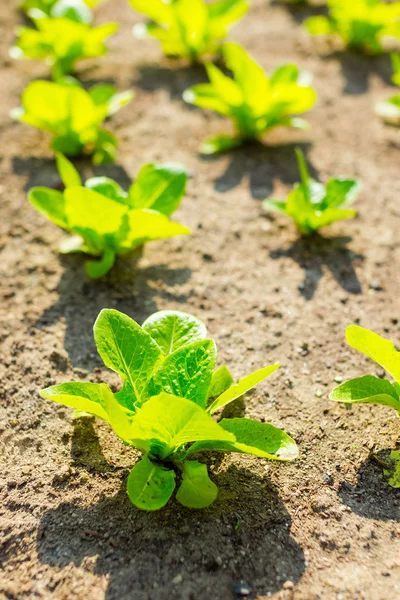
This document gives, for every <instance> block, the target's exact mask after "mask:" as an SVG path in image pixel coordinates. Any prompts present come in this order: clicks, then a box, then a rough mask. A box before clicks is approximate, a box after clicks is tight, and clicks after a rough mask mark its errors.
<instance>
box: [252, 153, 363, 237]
mask: <svg viewBox="0 0 400 600" xmlns="http://www.w3.org/2000/svg"><path fill="white" fill-rule="evenodd" d="M296 155H297V161H298V164H299V171H300V177H301V183H297V184H296V185H295V186H294V189H293V190H292V191H291V192H290V194H289V195H288V198H287V201H286V202H281V201H280V200H273V199H268V200H265V201H264V203H263V206H264V208H266V209H267V210H272V211H277V212H281V213H284V214H285V215H287V216H288V217H290V218H291V219H293V221H294V223H295V225H296V227H297V229H298V230H299V232H300V233H301V235H310V234H312V233H314V232H315V231H318V230H319V229H321V227H325V226H326V225H330V224H331V223H334V222H335V221H340V220H341V219H349V218H350V217H354V216H355V215H356V214H357V213H356V211H354V210H349V209H348V208H347V207H348V206H349V205H350V204H351V203H352V202H354V200H355V199H356V197H357V194H358V191H359V188H360V184H359V182H358V181H356V180H354V179H338V178H336V179H330V180H329V181H328V183H327V184H326V185H323V184H322V183H319V182H318V181H315V179H312V178H311V177H310V174H309V172H308V169H307V165H306V161H305V159H304V155H303V153H302V152H301V150H296Z"/></svg>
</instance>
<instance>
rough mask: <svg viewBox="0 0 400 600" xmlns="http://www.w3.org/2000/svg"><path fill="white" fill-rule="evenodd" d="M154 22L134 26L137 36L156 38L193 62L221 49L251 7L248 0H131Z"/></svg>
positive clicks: (170, 53)
mask: <svg viewBox="0 0 400 600" xmlns="http://www.w3.org/2000/svg"><path fill="white" fill-rule="evenodd" d="M130 3H131V5H132V7H133V8H134V9H136V10H138V11H139V12H141V13H143V14H145V15H146V16H147V17H148V18H149V19H151V21H150V22H149V23H145V24H143V23H141V24H140V25H137V26H136V27H134V33H135V35H136V36H137V37H140V38H142V37H154V38H156V39H158V40H159V41H160V42H161V45H162V48H163V51H164V53H165V54H166V55H168V56H181V57H184V58H188V59H190V60H192V61H199V60H200V59H201V58H202V57H204V56H205V55H209V54H215V53H217V52H218V51H219V49H220V45H221V42H222V41H223V40H224V38H225V37H226V36H227V34H228V32H229V30H230V29H231V27H232V26H233V25H234V23H235V22H237V21H238V20H239V19H240V18H241V17H242V16H243V15H245V14H246V12H247V10H248V9H249V3H248V2H247V0H217V1H216V2H212V3H209V2H207V1H206V0H175V1H174V2H163V1H162V0H149V1H146V0H130Z"/></svg>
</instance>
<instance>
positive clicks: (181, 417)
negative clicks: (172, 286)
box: [41, 309, 297, 510]
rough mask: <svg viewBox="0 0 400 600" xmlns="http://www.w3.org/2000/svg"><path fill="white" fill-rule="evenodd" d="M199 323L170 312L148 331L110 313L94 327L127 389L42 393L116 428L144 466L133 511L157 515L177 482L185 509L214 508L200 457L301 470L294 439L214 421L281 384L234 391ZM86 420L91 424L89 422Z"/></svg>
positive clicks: (133, 483)
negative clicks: (207, 454) (222, 455)
mask: <svg viewBox="0 0 400 600" xmlns="http://www.w3.org/2000/svg"><path fill="white" fill-rule="evenodd" d="M206 335H207V331H206V328H205V326H204V324H203V323H202V322H201V321H199V320H198V319H196V318H195V317H193V316H191V315H188V314H185V313H182V312H174V311H162V312H158V313H155V314H154V315H152V316H151V317H149V318H148V319H147V320H146V321H145V322H144V323H143V326H142V327H140V326H139V325H138V324H137V323H136V322H135V321H133V320H132V319H130V318H129V317H128V316H127V315H124V314H122V313H120V312H118V311H117V310H109V309H105V310H103V311H101V313H100V315H99V317H98V318H97V321H96V323H95V325H94V338H95V342H96V346H97V350H98V352H99V354H100V356H101V358H102V359H103V361H104V363H105V365H106V366H107V367H108V368H110V369H112V370H113V371H115V372H116V373H118V375H120V377H121V378H122V380H123V387H122V389H121V390H120V391H119V392H117V393H115V394H113V393H112V391H111V390H110V388H109V387H108V386H107V385H106V384H104V383H101V384H95V383H88V382H82V383H63V384H61V385H55V386H52V387H49V388H47V389H45V390H43V391H42V392H41V395H42V396H43V397H44V398H47V399H49V400H54V401H55V402H60V403H61V404H64V405H66V406H70V407H72V408H75V409H76V410H78V411H84V412H86V413H89V414H90V415H95V416H97V417H100V418H101V419H103V420H104V421H107V422H108V423H109V424H110V425H111V427H112V428H113V429H114V432H115V433H116V434H117V435H118V436H119V437H120V438H121V439H122V440H123V441H124V442H125V443H126V444H128V445H130V446H133V447H134V448H137V449H138V450H140V451H141V452H142V454H143V456H142V458H141V460H140V461H139V462H137V463H136V464H135V466H134V467H133V469H132V471H131V473H130V475H129V477H128V481H127V492H128V496H129V498H130V500H131V502H132V503H133V504H134V505H135V506H137V507H138V508H141V509H144V510H157V509H159V508H162V507H163V506H165V504H166V503H167V502H168V500H169V499H170V497H171V495H172V493H173V491H174V489H175V486H176V480H177V479H178V480H179V488H178V491H177V494H176V499H177V500H178V502H180V503H181V504H183V505H184V506H188V507H190V508H204V507H206V506H209V505H210V504H212V502H214V500H215V498H216V496H217V493H218V490H217V486H216V485H215V483H214V482H213V481H212V480H211V479H210V478H209V476H208V473H207V466H206V465H205V464H203V463H200V462H198V461H197V460H196V457H197V456H196V455H197V453H199V452H200V451H204V450H215V451H221V452H243V453H246V454H253V455H255V456H259V457H262V458H269V459H274V460H280V461H289V460H293V459H294V458H296V456H297V446H296V443H295V442H294V440H292V439H291V438H290V437H289V436H288V435H287V434H286V433H285V432H284V431H282V430H281V429H277V428H276V427H274V426H273V425H269V424H266V423H259V422H258V421H252V420H251V419H238V418H235V419H222V420H220V421H219V422H216V421H215V420H214V419H213V418H212V416H211V415H212V414H213V413H215V412H216V411H218V410H220V409H221V408H223V407H224V406H226V405H227V404H229V403H230V402H232V401H233V400H235V399H236V398H238V397H240V396H242V395H243V394H244V393H246V392H247V391H248V390H250V389H251V388H253V387H254V386H255V385H257V384H258V383H260V382H261V381H263V380H264V379H265V378H266V377H268V376H269V375H271V373H273V372H274V371H275V370H276V369H277V368H278V367H279V365H271V366H269V367H265V368H263V369H260V370H259V371H256V372H255V373H252V374H251V375H248V376H247V377H245V378H244V379H242V380H240V381H239V383H237V384H236V385H233V380H232V376H231V375H230V373H229V370H228V369H227V368H226V367H220V368H219V369H217V370H215V365H216V359H217V356H216V346H215V343H214V341H213V340H211V339H207V338H206ZM79 414H82V412H80V413H79Z"/></svg>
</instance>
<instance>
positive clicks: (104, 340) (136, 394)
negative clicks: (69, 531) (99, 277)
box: [94, 309, 163, 409]
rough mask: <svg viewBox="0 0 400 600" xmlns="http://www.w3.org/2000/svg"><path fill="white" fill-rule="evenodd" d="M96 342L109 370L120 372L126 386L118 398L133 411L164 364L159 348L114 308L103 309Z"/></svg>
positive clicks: (131, 321)
mask: <svg viewBox="0 0 400 600" xmlns="http://www.w3.org/2000/svg"><path fill="white" fill-rule="evenodd" d="M94 339H95V342H96V346H97V351H98V353H99V354H100V356H101V358H102V359H103V361H104V364H105V365H106V367H108V368H109V369H112V370H113V371H115V372H116V373H118V375H119V376H120V377H121V379H122V380H123V381H124V384H125V386H127V389H126V390H125V393H124V394H123V395H121V396H118V394H117V397H118V398H119V399H121V398H122V397H123V398H124V399H125V401H127V399H128V398H129V404H128V403H127V404H126V406H127V407H128V408H130V409H134V407H135V406H136V405H140V404H141V403H142V402H143V401H144V400H145V399H147V398H146V394H145V391H146V387H147V384H148V382H149V381H150V379H151V377H152V376H153V375H154V373H155V371H156V370H157V369H158V368H159V367H160V365H161V363H162V361H163V356H162V352H161V350H160V348H159V347H158V345H157V344H156V342H155V341H154V340H153V339H152V337H151V336H150V335H149V334H148V333H146V332H145V331H144V330H143V329H142V328H141V327H140V325H138V324H137V323H136V322H135V321H134V320H133V319H131V318H130V317H128V316H127V315H124V314H123V313H120V312H119V311H117V310H112V309H104V310H102V311H101V313H100V314H99V316H98V317H97V320H96V322H95V324H94ZM126 392H128V395H127V394H126Z"/></svg>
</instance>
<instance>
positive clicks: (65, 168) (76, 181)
mask: <svg viewBox="0 0 400 600" xmlns="http://www.w3.org/2000/svg"><path fill="white" fill-rule="evenodd" d="M56 161H57V169H58V172H59V174H60V177H61V181H62V182H63V184H64V185H65V187H72V186H74V185H82V180H81V177H80V175H79V173H78V171H77V170H76V169H75V167H74V165H73V164H72V162H70V161H69V160H68V159H67V158H66V157H65V156H64V155H63V154H61V153H60V152H57V154H56Z"/></svg>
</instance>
